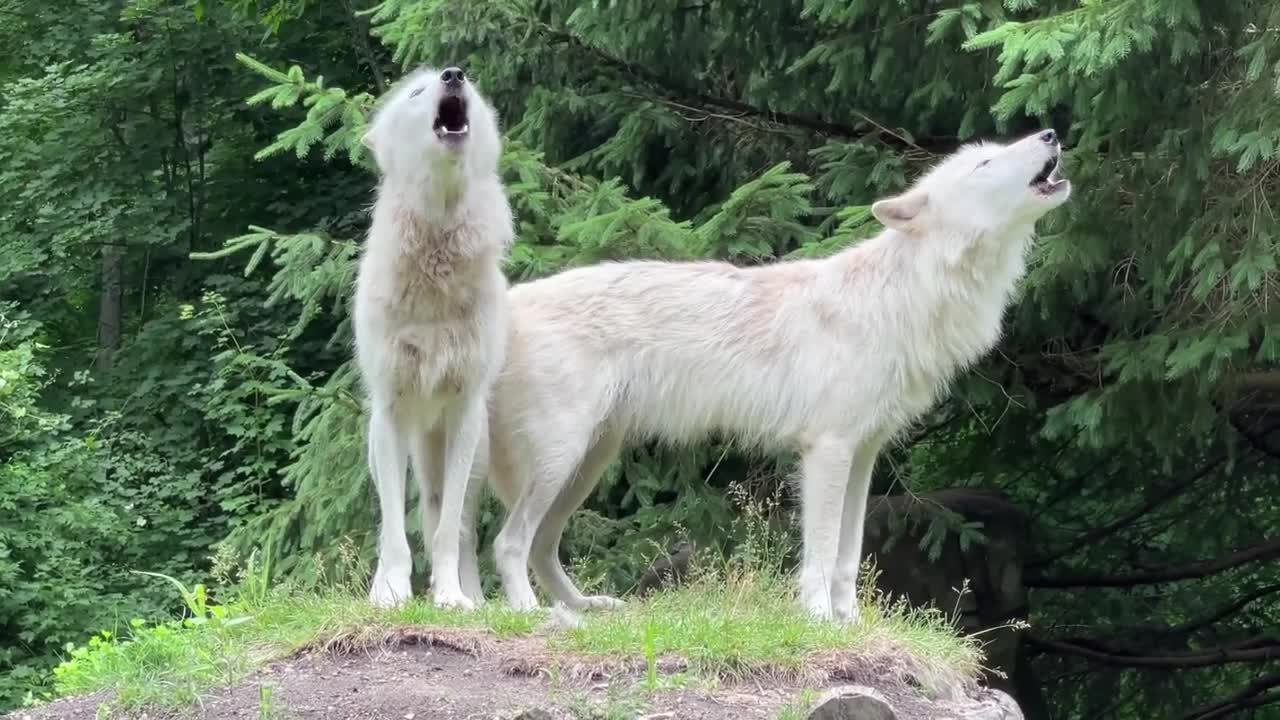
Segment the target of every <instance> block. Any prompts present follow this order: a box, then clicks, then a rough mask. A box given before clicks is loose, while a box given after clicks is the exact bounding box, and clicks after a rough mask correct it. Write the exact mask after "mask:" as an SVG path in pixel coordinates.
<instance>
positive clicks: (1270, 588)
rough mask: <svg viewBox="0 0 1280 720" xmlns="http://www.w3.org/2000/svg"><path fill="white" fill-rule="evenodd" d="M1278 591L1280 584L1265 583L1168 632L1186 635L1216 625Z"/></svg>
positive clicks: (1279, 591)
mask: <svg viewBox="0 0 1280 720" xmlns="http://www.w3.org/2000/svg"><path fill="white" fill-rule="evenodd" d="M1276 593H1280V584H1277V585H1265V586H1263V587H1260V588H1258V589H1256V590H1254V591H1253V592H1251V593H1248V594H1247V595H1243V596H1241V597H1240V598H1238V599H1236V600H1235V602H1232V603H1231V604H1230V605H1226V606H1224V607H1222V608H1219V609H1218V610H1216V611H1214V612H1212V613H1209V614H1208V615H1206V616H1204V617H1202V618H1200V619H1199V620H1192V621H1190V622H1186V623H1183V624H1181V625H1175V626H1174V627H1171V628H1169V629H1168V631H1167V632H1169V633H1170V634H1183V635H1185V634H1189V633H1193V632H1196V631H1197V630H1203V629H1204V628H1207V627H1209V626H1210V625H1215V624H1217V623H1220V622H1222V621H1223V620H1225V619H1227V618H1229V617H1231V616H1232V615H1235V614H1236V613H1238V612H1240V611H1241V610H1243V609H1245V608H1246V607H1247V606H1249V605H1250V604H1252V603H1253V602H1254V601H1255V600H1260V599H1262V598H1264V597H1267V596H1268V595H1274V594H1276Z"/></svg>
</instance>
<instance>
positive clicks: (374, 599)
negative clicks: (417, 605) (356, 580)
mask: <svg viewBox="0 0 1280 720" xmlns="http://www.w3.org/2000/svg"><path fill="white" fill-rule="evenodd" d="M412 594H413V591H412V590H411V589H410V588H409V579H408V578H404V579H402V580H392V579H390V578H388V577H386V576H385V575H383V574H382V573H378V574H376V575H374V577H373V585H372V586H371V587H370V588H369V602H371V603H373V604H374V605H376V606H378V607H380V608H384V609H391V608H397V607H400V606H401V605H404V604H405V603H406V602H408V600H409V596H410V595H412Z"/></svg>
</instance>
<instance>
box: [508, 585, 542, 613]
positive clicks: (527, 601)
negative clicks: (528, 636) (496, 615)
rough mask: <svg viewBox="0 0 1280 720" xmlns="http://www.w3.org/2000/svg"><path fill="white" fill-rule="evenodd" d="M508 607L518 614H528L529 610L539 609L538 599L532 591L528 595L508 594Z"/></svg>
mask: <svg viewBox="0 0 1280 720" xmlns="http://www.w3.org/2000/svg"><path fill="white" fill-rule="evenodd" d="M507 607H509V608H511V609H512V610H515V611H517V612H527V611H529V610H537V609H538V597H537V596H536V595H534V594H533V591H532V590H530V591H529V592H528V593H527V594H526V593H508V594H507Z"/></svg>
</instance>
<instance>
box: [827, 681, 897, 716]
mask: <svg viewBox="0 0 1280 720" xmlns="http://www.w3.org/2000/svg"><path fill="white" fill-rule="evenodd" d="M808 720H898V716H897V715H895V714H894V712H893V708H892V707H890V706H889V703H888V701H887V700H885V699H884V696H883V695H881V694H880V693H879V692H877V691H875V690H873V689H871V688H869V687H866V686H865V685H845V686H842V687H838V688H832V689H831V690H828V691H827V692H825V693H823V694H822V697H820V698H818V702H816V703H814V706H813V710H811V711H809V718H808Z"/></svg>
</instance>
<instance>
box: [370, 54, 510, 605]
mask: <svg viewBox="0 0 1280 720" xmlns="http://www.w3.org/2000/svg"><path fill="white" fill-rule="evenodd" d="M362 142H364V144H365V145H366V146H368V147H369V148H370V149H371V150H372V151H373V154H374V157H375V158H376V161H377V165H378V169H379V170H380V171H381V175H382V179H381V182H380V184H379V186H378V194H377V201H376V202H375V204H374V207H373V222H372V225H371V227H370V229H369V238H368V241H367V243H366V244H365V247H364V254H363V256H362V258H361V260H360V269H359V272H358V275H357V278H356V290H355V303H354V310H353V315H354V327H355V350H356V359H357V362H358V364H359V368H360V373H361V376H362V378H363V380H364V383H365V385H366V387H367V389H368V394H369V406H370V407H369V410H370V416H371V417H370V420H369V437H368V462H369V469H370V472H371V473H372V475H373V481H374V485H375V487H376V488H377V492H378V500H379V506H380V509H381V514H382V527H381V533H380V535H379V541H378V567H377V571H376V572H375V573H374V578H373V585H372V588H371V589H370V593H369V594H370V599H371V600H372V601H373V602H375V603H377V604H379V605H383V606H389V605H396V604H399V603H401V602H403V601H404V600H405V599H407V598H408V597H409V594H410V589H409V574H410V569H411V567H412V560H411V557H410V551H409V542H408V539H407V538H406V536H405V528H404V513H405V473H406V470H407V465H408V464H409V461H412V465H413V474H414V476H416V477H417V479H418V482H419V483H420V485H421V498H422V501H421V512H422V527H423V535H424V540H425V541H426V543H427V547H428V550H429V551H430V552H431V587H432V596H433V599H434V600H435V602H436V603H437V604H441V605H453V606H460V607H464V608H471V607H474V606H475V605H477V604H479V603H480V602H482V600H483V598H482V596H481V591H480V577H479V573H478V570H477V568H476V563H475V557H476V552H475V537H474V533H473V530H472V528H471V524H470V523H469V522H465V521H464V518H470V517H471V515H472V512H471V510H470V509H469V508H470V507H471V506H472V504H473V503H474V493H472V492H471V491H470V488H471V487H478V486H479V485H478V484H476V483H469V482H468V478H469V475H470V474H471V470H472V463H473V459H474V457H475V454H476V450H477V445H478V443H479V442H480V439H481V438H482V437H483V434H484V426H485V424H486V423H487V420H486V405H485V400H486V397H487V396H488V393H489V390H490V387H491V386H492V384H493V381H494V378H495V377H496V375H497V373H498V370H499V368H500V367H501V364H502V358H503V354H504V346H505V343H506V338H507V322H508V312H507V299H506V292H507V281H506V278H505V277H504V276H503V274H502V271H501V263H502V260H503V257H504V256H505V254H506V252H507V249H508V248H509V247H510V244H511V241H512V237H513V233H514V230H513V226H512V219H511V209H510V207H509V205H508V203H507V198H506V195H505V193H504V191H503V187H502V183H501V181H500V180H499V178H498V156H499V153H500V150H501V139H500V137H499V134H498V123H497V119H496V117H495V113H494V111H493V109H492V108H491V107H490V106H489V104H488V102H487V101H486V100H485V99H484V98H483V97H481V95H480V93H479V92H478V91H477V90H476V89H475V87H474V86H473V85H472V84H471V83H469V82H468V81H467V79H466V77H465V76H464V74H463V72H462V70H460V69H458V68H453V67H451V68H445V69H444V70H436V69H422V70H418V71H417V72H415V73H413V74H411V75H409V76H408V77H406V78H405V79H404V80H403V81H402V82H400V83H399V87H398V88H397V89H396V90H394V91H393V92H392V94H391V95H390V96H389V97H388V98H387V100H386V102H385V103H384V104H383V106H382V107H381V109H380V110H379V111H378V112H377V113H376V115H375V116H374V118H373V122H372V124H371V127H370V129H369V131H368V133H367V134H366V135H365V136H364V138H363V139H362ZM460 556H461V559H460ZM464 588H465V592H464Z"/></svg>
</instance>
